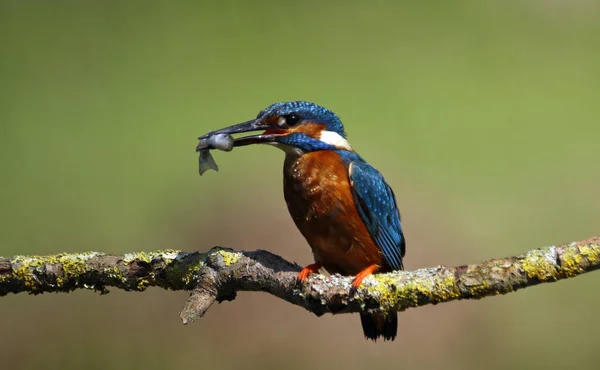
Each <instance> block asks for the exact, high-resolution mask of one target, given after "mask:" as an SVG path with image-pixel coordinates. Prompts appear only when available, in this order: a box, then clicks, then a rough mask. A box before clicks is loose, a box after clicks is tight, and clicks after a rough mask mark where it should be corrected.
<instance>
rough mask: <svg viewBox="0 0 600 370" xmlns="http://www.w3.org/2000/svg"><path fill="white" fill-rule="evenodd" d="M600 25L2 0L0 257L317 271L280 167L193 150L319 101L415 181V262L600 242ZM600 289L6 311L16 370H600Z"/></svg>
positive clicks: (408, 219)
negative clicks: (69, 256) (328, 311)
mask: <svg viewBox="0 0 600 370" xmlns="http://www.w3.org/2000/svg"><path fill="white" fill-rule="evenodd" d="M599 10H600V6H599V5H598V3H596V2H591V1H574V0H572V1H559V0H554V1H520V2H513V1H460V2H452V3H450V4H449V3H446V2H444V1H425V2H392V1H389V2H379V1H374V2H355V1H346V2H316V1H305V2H276V1H256V2H244V1H220V2H166V1H164V2H159V1H53V2H41V1H5V0H2V1H0V53H1V54H0V166H1V167H0V168H1V171H2V172H1V177H0V179H1V184H2V187H1V192H0V204H1V208H0V255H5V256H9V255H15V254H50V253H58V252H62V251H71V252H73V251H84V250H99V251H104V252H110V253H123V252H128V251H141V250H153V249H158V248H176V249H184V250H195V249H198V250H208V249H209V248H210V247H212V246H214V245H225V246H228V247H231V248H235V249H246V250H253V249H256V248H264V249H269V250H271V251H273V252H276V253H278V254H281V255H282V256H284V257H285V258H287V259H290V260H294V261H297V262H298V263H300V264H307V263H309V262H311V254H310V250H309V248H308V246H307V245H306V242H305V241H304V240H303V239H302V237H301V236H300V234H299V232H298V231H297V230H296V229H295V227H294V225H293V223H292V221H291V219H290V217H289V215H288V214H287V209H286V206H285V203H284V201H283V194H282V185H281V167H282V162H283V154H282V153H281V152H279V151H277V150H276V149H273V148H268V147H248V148H243V149H242V148H240V149H239V150H235V151H233V152H231V153H221V152H218V153H215V159H216V160H217V162H218V163H219V166H220V167H221V171H220V172H218V173H215V172H210V173H207V174H206V175H205V176H203V177H202V178H200V177H199V176H198V173H197V157H196V154H195V153H194V148H195V145H196V143H197V141H196V138H197V136H199V135H200V134H203V133H205V132H207V131H208V130H209V129H216V128H220V127H223V126H226V125H230V124H233V123H237V122H241V121H244V120H247V119H250V118H253V117H254V116H255V115H256V113H257V112H258V111H259V110H261V109H262V108H264V107H266V106H267V105H269V104H270V103H273V102H276V101H283V100H296V99H305V100H311V101H315V102H317V103H319V104H322V105H324V106H326V107H328V108H330V109H332V110H333V111H335V112H337V113H338V114H339V115H340V116H341V117H342V120H343V121H344V123H345V125H346V130H347V132H348V134H349V140H350V142H351V143H352V145H353V147H354V148H355V149H356V150H357V151H358V152H360V153H361V154H362V155H363V157H365V158H366V159H367V160H368V161H369V162H370V163H371V164H373V165H374V166H376V167H377V168H378V169H379V170H380V171H381V172H382V173H383V174H384V175H385V176H386V178H387V180H388V182H389V183H390V184H391V185H392V187H393V188H394V190H395V192H396V195H397V198H398V203H399V206H400V207H401V210H402V214H403V216H404V229H405V233H406V234H407V239H408V254H407V257H406V262H405V265H406V266H407V268H409V269H415V268H420V267H428V266H435V265H438V264H446V265H455V264H465V263H476V262H479V261H481V260H484V259H488V258H492V257H503V256H508V255H513V254H519V253H521V252H524V251H526V250H528V249H533V248H536V247H541V246H545V245H549V244H553V243H556V244H558V243H563V242H569V241H573V240H579V239H584V238H587V237H590V236H593V235H597V234H598V233H599V229H598V227H599V225H598V220H599V219H600V200H599V193H600V190H599V187H598V183H600V171H599V164H600V149H599V146H598V140H599V139H598V138H599V135H600V126H599V120H600V104H599V102H600V88H599V86H600V67H599V66H600V48H599V47H598V45H599V43H600V16H599ZM598 283H600V274H598V273H592V274H589V275H586V276H582V277H578V278H576V279H572V280H569V281H564V282H560V283H556V284H548V285H544V286H540V287H535V288H531V289H526V290H524V291H522V292H519V293H516V294H510V295H508V296H504V297H496V298H489V299H485V300H482V301H477V302H456V303H450V304H443V305H439V306H435V307H433V306H432V307H424V308H419V309H413V310H409V311H407V312H404V313H402V314H401V315H400V329H399V330H400V337H399V338H398V339H397V340H396V341H395V342H393V343H377V344H373V343H370V342H366V341H365V340H364V339H363V337H362V332H361V329H360V323H359V319H358V317H357V316H355V315H342V316H335V317H334V316H325V317H322V318H317V317H315V316H314V315H312V314H309V313H307V312H306V311H304V310H303V309H301V308H298V307H294V306H292V305H289V304H287V303H283V302H281V301H279V300H277V299H275V298H272V297H270V296H268V295H266V294H260V293H253V294H252V293H245V294H244V293H242V294H240V295H239V297H238V299H237V300H236V301H234V302H231V303H224V304H222V305H217V306H214V307H213V308H212V310H211V311H210V312H209V313H208V314H207V316H206V317H205V318H204V319H203V320H201V321H200V322H198V323H195V324H193V325H190V326H183V325H181V323H180V320H179V318H178V312H179V309H180V308H181V307H182V305H183V303H184V301H185V299H186V297H187V294H186V293H185V292H167V291H162V290H158V289H150V290H149V291H147V292H145V293H124V292H120V291H113V292H112V293H111V294H109V295H108V296H99V295H97V294H94V293H92V292H87V291H80V292H75V293H72V294H63V295H43V296H37V297H32V296H26V295H18V296H7V297H4V298H2V299H1V300H0V315H1V317H2V326H3V329H2V331H3V333H4V335H2V339H0V343H1V345H0V359H2V361H1V362H2V367H3V368H6V369H31V368H40V367H44V368H48V369H58V368H60V369H106V368H110V369H131V368H144V369H148V370H151V369H165V368H168V369H184V368H185V369H189V368H199V369H204V368H211V369H237V368H248V369H279V368H284V367H285V368H289V369H305V368H310V369H331V368H341V367H343V368H346V369H366V368H368V369H385V368H402V369H428V368H440V367H443V368H445V369H461V370H462V369H481V368H487V369H507V368H510V369H558V368H560V369H564V368H569V369H597V366H598V365H597V364H598V361H600V354H599V353H598V345H597V344H598V339H597V335H596V334H595V333H597V332H598V330H599V329H600V322H599V320H598V314H597V313H598V310H599V309H600V297H599V296H598V294H597V293H598V290H597V289H598Z"/></svg>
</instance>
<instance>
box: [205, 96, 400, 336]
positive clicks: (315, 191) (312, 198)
mask: <svg viewBox="0 0 600 370" xmlns="http://www.w3.org/2000/svg"><path fill="white" fill-rule="evenodd" d="M253 131H259V133H256V134H252V135H249V136H241V137H237V138H235V139H233V145H234V146H235V147H239V146H245V145H253V144H267V145H272V146H275V147H277V148H279V149H281V150H283V152H284V153H285V160H284V164H283V193H284V197H285V201H286V203H287V207H288V210H289V213H290V215H291V217H292V219H293V220H294V223H295V224H296V226H297V228H298V229H299V230H300V233H302V235H303V236H304V238H305V239H306V241H307V242H308V244H309V245H310V247H311V249H312V253H313V256H314V261H315V262H314V263H312V264H309V265H308V266H306V267H304V268H303V269H302V270H301V271H300V273H299V275H298V280H299V281H300V282H302V281H304V280H305V279H306V278H307V277H308V276H309V275H310V274H313V273H317V272H318V271H319V270H320V269H321V268H324V269H325V270H326V271H327V272H329V273H331V274H335V273H337V274H341V275H345V276H354V279H353V283H352V285H353V287H354V288H358V287H360V285H361V283H362V282H363V280H364V279H365V278H366V277H367V276H369V275H371V274H374V273H379V272H390V271H397V270H402V269H403V263H402V261H403V258H404V255H405V251H406V241H405V239H404V234H403V232H402V226H401V223H400V212H399V210H398V207H397V204H396V199H395V196H394V192H393V191H392V189H391V188H390V186H389V185H388V184H387V182H386V181H385V179H384V177H383V176H382V175H381V173H380V172H379V171H377V170H376V169H375V168H374V167H373V166H371V165H370V164H368V163H367V162H366V161H365V160H364V159H363V158H362V157H361V156H360V155H359V154H358V153H357V152H356V151H354V149H353V148H352V147H351V146H350V143H349V142H348V140H347V136H346V132H345V130H344V126H343V124H342V121H341V120H340V118H339V117H338V115H336V114H335V113H333V112H332V111H331V110H329V109H327V108H325V107H322V106H319V105H317V104H315V103H311V102H307V101H291V102H281V103H275V104H272V105H270V106H269V107H267V108H266V109H264V110H262V111H260V112H259V113H258V115H257V116H256V118H255V119H252V120H250V121H247V122H243V123H240V124H237V125H233V126H230V127H226V128H223V129H220V130H217V131H213V132H211V133H210V134H208V135H216V134H227V135H232V134H240V133H251V132H253ZM208 135H205V136H204V137H207V136H208ZM201 138H203V137H201ZM360 319H361V324H362V328H363V332H364V335H365V337H366V338H367V339H371V340H373V341H376V340H377V339H378V338H380V337H383V339H384V340H390V341H391V340H394V339H395V337H396V335H397V331H398V316H397V312H388V313H376V314H372V313H361V314H360Z"/></svg>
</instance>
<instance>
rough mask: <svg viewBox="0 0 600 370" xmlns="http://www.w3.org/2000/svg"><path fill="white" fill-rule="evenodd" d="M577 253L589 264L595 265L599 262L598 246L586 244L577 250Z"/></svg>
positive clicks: (599, 246)
mask: <svg viewBox="0 0 600 370" xmlns="http://www.w3.org/2000/svg"><path fill="white" fill-rule="evenodd" d="M579 252H580V253H581V255H582V256H584V257H585V258H587V260H588V261H589V262H590V264H594V265H595V264H597V263H598V262H599V260H600V245H597V244H588V245H583V246H581V247H580V248H579Z"/></svg>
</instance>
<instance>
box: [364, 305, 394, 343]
mask: <svg viewBox="0 0 600 370" xmlns="http://www.w3.org/2000/svg"><path fill="white" fill-rule="evenodd" d="M360 323H361V324H362V327H363V331H364V333H365V338H367V339H372V340H373V341H374V342H375V341H377V338H379V337H383V340H390V341H392V340H394V339H395V338H396V334H398V313H397V312H388V313H386V314H383V313H377V314H367V313H361V314H360Z"/></svg>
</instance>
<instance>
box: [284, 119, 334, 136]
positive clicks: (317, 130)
mask: <svg viewBox="0 0 600 370" xmlns="http://www.w3.org/2000/svg"><path fill="white" fill-rule="evenodd" d="M326 129H327V126H325V125H323V124H318V123H312V122H307V123H305V124H302V125H299V126H296V127H292V128H291V129H290V132H300V133H303V134H304V135H306V136H309V137H312V138H315V139H318V138H319V137H320V136H321V131H324V130H326Z"/></svg>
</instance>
